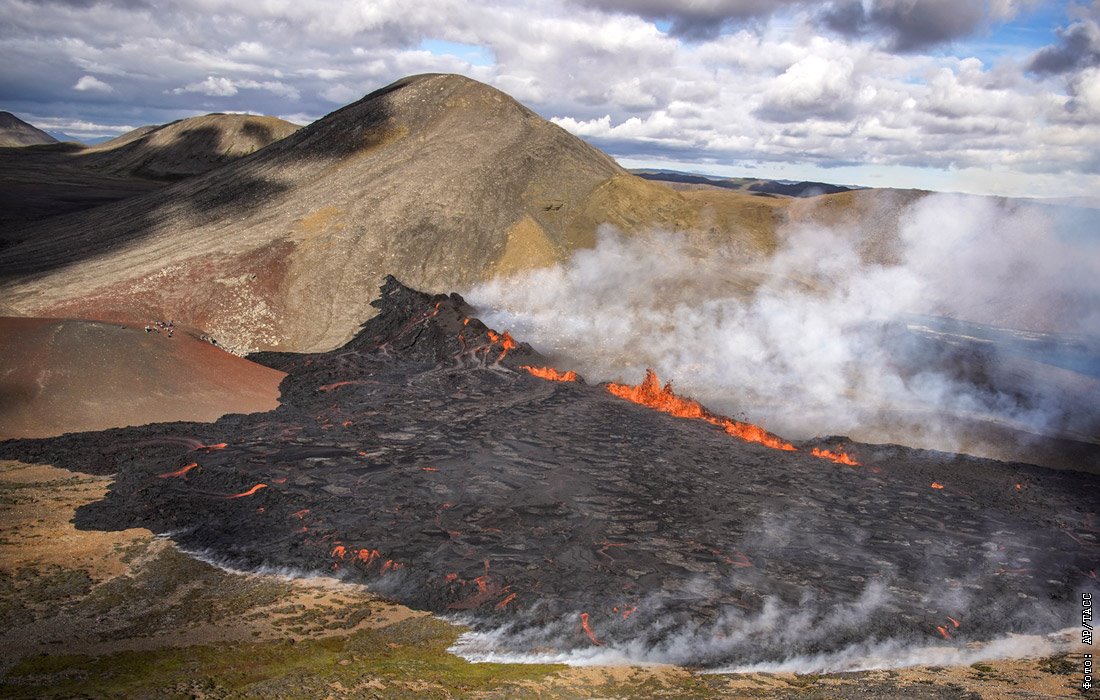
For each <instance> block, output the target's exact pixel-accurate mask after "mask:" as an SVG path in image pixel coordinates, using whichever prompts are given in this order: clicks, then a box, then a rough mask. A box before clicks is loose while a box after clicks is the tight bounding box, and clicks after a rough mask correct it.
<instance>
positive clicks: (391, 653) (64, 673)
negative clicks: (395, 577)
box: [0, 462, 1080, 700]
mask: <svg viewBox="0 0 1100 700" xmlns="http://www.w3.org/2000/svg"><path fill="white" fill-rule="evenodd" d="M106 484H107V480H105V479H102V478H99V477H90V476H83V475H74V474H72V473H70V472H65V471H61V470H56V469H52V468H48V467H29V466H26V465H21V464H18V463H14V462H6V463H4V462H0V697H5V698H7V697H10V698H71V697H97V698H98V697H126V698H249V697H262V698H321V697H333V698H343V697H356V698H359V697H361V698H516V697H531V698H595V697H599V698H651V697H674V698H719V697H721V698H726V697H730V698H849V697H857V698H890V699H891V700H892V699H893V698H897V697H908V698H1002V697H1003V698H1010V697H1011V698H1047V697H1080V693H1079V691H1077V690H1076V684H1077V683H1078V682H1079V680H1080V679H1079V677H1078V676H1079V669H1078V668H1077V662H1076V660H1075V659H1072V658H1068V657H1054V658H1050V659H1041V660H1017V661H1001V662H989V663H982V664H974V665H973V666H970V667H962V668H949V669H941V668H916V669H905V670H894V671H876V672H864V673H850V674H830V675H794V674H765V673H758V674H746V675H699V674H695V673H692V672H690V671H689V670H686V669H681V668H672V667H592V668H569V667H565V666H552V665H508V664H473V663H468V662H466V661H465V660H463V659H461V658H459V657H457V656H455V655H453V654H450V653H448V651H447V649H448V648H449V647H450V646H451V644H453V642H454V641H455V639H456V638H457V637H458V635H459V634H460V633H461V629H460V628H458V627H455V626H453V625H450V624H448V623H446V622H443V621H440V620H437V619H435V618H433V617H431V616H428V615H425V614H422V613H418V612H415V611H412V610H409V609H407V608H403V607H401V606H398V605H393V604H391V603H388V602H386V601H383V600H379V599H378V598H376V597H374V596H372V595H371V594H370V593H369V592H367V591H366V590H365V589H363V588H362V587H360V586H354V585H350V584H345V583H341V582H338V581H333V580H327V579H312V580H290V579H286V578H283V577H277V576H260V575H253V574H243V573H234V572H227V571H224V570H222V569H219V568H216V567H214V566H211V565H209V564H206V563H204V562H201V561H198V560H196V559H194V558H192V557H190V556H187V555H185V554H182V553H180V552H179V551H177V550H176V549H175V548H174V547H173V546H172V545H171V543H170V542H168V541H166V540H162V539H157V538H154V537H153V536H152V535H151V534H150V533H149V532H147V531H144V530H129V531H125V532H121V533H101V532H79V531H77V530H75V529H73V527H72V525H71V524H70V522H69V520H70V519H71V518H72V513H73V509H74V508H76V507H77V506H79V505H80V504H82V503H86V502H89V501H91V500H95V499H97V498H99V497H101V495H102V494H103V492H104V490H105V487H106Z"/></svg>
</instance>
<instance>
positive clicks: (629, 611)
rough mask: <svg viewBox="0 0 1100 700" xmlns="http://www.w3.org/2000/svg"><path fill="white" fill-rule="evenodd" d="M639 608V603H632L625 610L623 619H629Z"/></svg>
mask: <svg viewBox="0 0 1100 700" xmlns="http://www.w3.org/2000/svg"><path fill="white" fill-rule="evenodd" d="M637 610H638V606H637V605H631V606H630V607H629V608H627V609H626V610H623V619H624V620H627V619H629V618H630V616H631V615H633V614H634V613H635V612H637Z"/></svg>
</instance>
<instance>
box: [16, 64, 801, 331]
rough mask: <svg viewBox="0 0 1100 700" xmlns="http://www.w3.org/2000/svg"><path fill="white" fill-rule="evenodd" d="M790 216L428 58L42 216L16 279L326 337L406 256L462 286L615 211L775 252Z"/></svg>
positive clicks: (150, 311) (71, 298)
mask: <svg viewBox="0 0 1100 700" xmlns="http://www.w3.org/2000/svg"><path fill="white" fill-rule="evenodd" d="M165 129H167V127H166V128H165ZM161 133H162V131H152V132H149V133H148V134H145V135H143V136H142V137H141V138H139V139H136V140H132V141H131V142H130V143H127V144H124V145H122V146H119V147H116V148H114V149H113V150H110V151H105V153H104V158H105V159H106V161H105V162H107V161H109V163H110V164H105V165H103V166H102V168H103V170H105V171H108V172H112V171H113V170H112V169H114V168H119V167H123V166H124V167H126V168H129V172H137V171H141V172H147V171H148V170H149V168H150V167H151V166H149V165H147V163H149V162H150V161H148V160H143V159H142V158H139V157H135V158H133V159H129V158H127V159H123V158H120V157H119V154H122V153H127V152H129V150H128V149H130V147H134V149H135V150H138V149H143V150H140V152H141V153H143V154H148V153H149V152H150V150H151V149H150V146H151V145H152V144H154V143H155V140H154V139H156V138H157V137H158V134H161ZM124 138H125V137H124ZM179 138H183V137H182V136H181V137H179ZM192 139H194V137H191V136H188V137H186V141H187V142H188V143H190V142H191V141H192ZM199 141H200V142H202V143H207V140H205V139H201V140H199ZM143 144H145V145H143ZM109 146H110V144H105V145H104V148H108V147H109ZM116 146H117V143H116ZM199 150H202V149H199ZM159 172H164V170H163V169H161V170H160V171H159ZM776 201H778V200H776ZM780 216H781V212H778V211H777V210H776V205H775V204H774V203H773V201H772V200H767V199H762V198H759V197H756V196H753V195H751V194H747V193H740V192H726V191H721V190H711V191H707V192H682V193H681V192H676V191H673V190H671V189H669V188H668V187H666V186H664V185H662V184H661V183H656V182H647V181H645V180H643V179H641V178H637V177H634V176H633V175H631V174H630V173H628V172H627V171H625V170H624V169H622V168H621V167H620V166H619V165H617V164H616V163H615V162H614V161H613V160H612V159H611V158H610V157H608V156H607V155H605V154H604V153H602V152H600V151H599V150H597V149H596V148H594V147H592V146H590V145H588V144H586V143H585V142H584V141H581V140H580V139H578V138H576V137H574V136H572V135H571V134H569V133H568V132H566V131H565V130H563V129H561V128H560V127H558V126H556V125H554V124H552V123H550V122H547V121H546V120H544V119H542V118H540V117H539V116H538V115H536V114H535V113H533V112H532V111H530V110H529V109H527V108H526V107H524V106H523V105H521V104H519V103H518V102H516V101H515V100H514V99H512V98H511V97H509V96H508V95H505V94H504V93H502V92H500V91H499V90H496V89H494V88H491V87H489V86H487V85H484V84H481V83H478V82H477V81H474V80H470V79H469V78H464V77H461V76H456V75H438V74H435V75H420V76H413V77H410V78H406V79H403V80H400V81H398V82H396V83H394V84H392V85H389V86H387V87H384V88H382V89H380V90H377V91H375V92H374V93H372V94H370V95H367V96H366V97H364V98H363V99H362V100H360V101H358V102H356V103H354V104H351V105H348V106H347V107H344V108H342V109H340V110H337V111H336V112H333V113H332V114H330V115H328V116H326V117H325V118H323V119H321V120H319V121H317V122H314V123H313V124H311V125H309V126H307V127H304V128H302V129H301V130H299V131H297V132H295V133H293V134H291V135H290V136H287V137H286V138H284V139H282V140H280V141H276V142H275V143H273V144H271V145H270V146H268V147H266V148H264V149H262V150H260V151H258V152H256V153H254V154H252V155H250V156H245V157H243V158H241V159H239V160H237V161H235V162H232V163H229V164H227V165H223V166H221V167H219V168H216V169H214V170H211V171H209V172H207V173H206V174H203V175H197V176H195V177H191V178H189V179H187V180H184V181H182V182H179V183H177V184H174V185H172V186H170V187H167V188H164V189H161V190H158V191H156V192H153V193H150V194H146V195H142V196H138V197H134V198H131V199H128V200H125V201H122V202H119V203H116V204H113V205H110V206H107V207H99V208H97V209H95V210H92V211H90V212H85V213H83V214H82V215H80V216H72V217H64V218H55V219H51V220H48V221H46V222H42V223H41V224H39V225H36V226H34V227H30V228H27V229H25V230H23V231H21V232H20V236H21V238H22V241H23V242H22V243H20V244H18V245H15V246H12V247H9V248H8V249H7V250H4V251H2V252H0V277H5V278H7V279H9V280H11V282H9V283H8V284H7V285H5V287H3V296H4V300H5V301H6V302H7V303H8V304H9V305H10V306H11V307H12V308H14V309H17V310H18V312H19V313H27V314H35V315H58V316H77V317H97V318H112V319H120V320H124V319H129V320H134V321H139V320H141V319H145V318H150V317H152V318H163V317H172V318H175V319H177V320H179V321H182V322H185V323H188V324H189V325H192V326H194V327H198V328H203V329H205V330H207V331H209V332H211V333H212V334H214V335H216V336H217V337H218V338H219V339H222V340H224V341H225V342H226V343H227V344H228V345H230V346H231V347H233V348H235V349H236V350H239V351H248V350H257V349H280V350H282V349H289V350H316V349H328V348H331V347H334V346H337V345H339V344H340V343H342V342H344V341H345V340H347V338H349V337H350V336H351V335H352V334H353V333H354V332H355V330H356V329H357V328H358V327H359V324H360V323H362V322H363V320H364V319H366V318H369V317H370V316H372V315H373V313H374V309H373V308H372V307H371V306H370V305H369V300H370V298H371V294H372V293H373V290H374V289H375V288H376V287H377V285H378V284H379V283H380V281H381V279H382V277H383V275H385V274H386V273H389V272H397V273H399V274H401V275H403V277H404V279H405V280H407V281H408V282H409V283H410V284H413V285H417V286H422V287H425V288H430V289H456V288H464V287H466V286H468V285H470V284H472V283H474V282H477V281H480V280H483V279H486V278H488V277H491V276H492V275H494V274H499V273H508V272H513V271H516V270H520V269H525V268H530V267H537V266H542V265H547V264H552V263H555V262H558V261H562V260H565V259H567V258H568V257H570V256H571V255H572V252H573V251H575V250H577V249H578V248H584V247H591V246H592V245H594V242H595V238H596V229H597V227H598V226H599V225H600V224H604V223H611V224H614V225H616V226H618V227H620V228H621V229H623V230H626V231H631V230H640V229H644V228H652V227H658V228H664V229H667V230H681V231H695V232H698V234H699V235H701V236H723V237H727V236H728V232H731V231H733V232H736V236H737V238H738V240H741V241H743V242H744V246H745V250H746V252H747V253H751V252H753V251H762V252H766V251H767V250H770V249H771V247H772V246H774V228H775V225H776V221H777V220H778V218H779V217H780ZM78 262H79V263H80V264H79V265H77V264H74V263H78Z"/></svg>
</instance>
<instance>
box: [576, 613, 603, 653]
mask: <svg viewBox="0 0 1100 700" xmlns="http://www.w3.org/2000/svg"><path fill="white" fill-rule="evenodd" d="M581 629H583V630H584V633H585V634H587V635H588V638H589V639H591V640H592V643H593V644H595V645H596V646H603V642H601V641H600V640H598V639H596V633H595V632H593V631H592V627H591V626H590V625H589V624H588V613H586V612H582V613H581Z"/></svg>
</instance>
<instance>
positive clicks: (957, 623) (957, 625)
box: [947, 615, 959, 629]
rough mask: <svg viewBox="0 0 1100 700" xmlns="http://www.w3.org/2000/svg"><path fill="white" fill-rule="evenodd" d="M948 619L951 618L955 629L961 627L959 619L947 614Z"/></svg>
mask: <svg viewBox="0 0 1100 700" xmlns="http://www.w3.org/2000/svg"><path fill="white" fill-rule="evenodd" d="M947 619H948V620H951V624H952V625H954V627H955V629H959V621H958V620H956V619H955V618H953V617H951V616H950V615H948V616H947Z"/></svg>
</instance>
